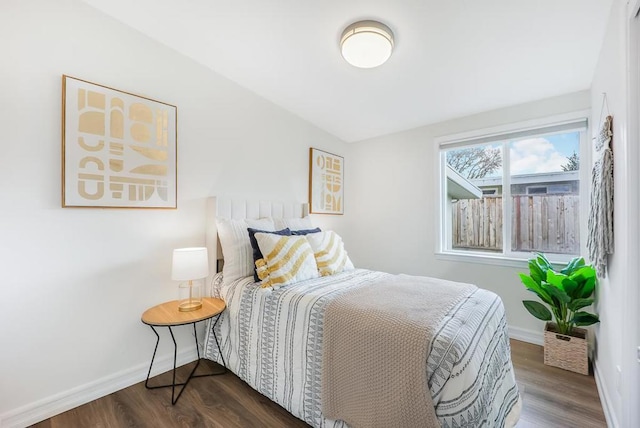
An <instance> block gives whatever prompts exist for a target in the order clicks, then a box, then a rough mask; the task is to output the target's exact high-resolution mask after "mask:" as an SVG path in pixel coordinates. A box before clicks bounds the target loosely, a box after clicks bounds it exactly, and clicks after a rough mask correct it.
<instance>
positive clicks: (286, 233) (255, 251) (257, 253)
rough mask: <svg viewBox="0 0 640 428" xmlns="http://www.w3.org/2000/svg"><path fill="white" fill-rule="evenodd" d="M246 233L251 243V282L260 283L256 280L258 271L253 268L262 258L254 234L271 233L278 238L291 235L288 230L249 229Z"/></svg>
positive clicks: (258, 279)
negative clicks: (278, 236)
mask: <svg viewBox="0 0 640 428" xmlns="http://www.w3.org/2000/svg"><path fill="white" fill-rule="evenodd" d="M247 231H248V232H249V242H250V243H251V249H252V250H253V267H254V269H253V280H254V281H255V282H260V278H258V270H257V269H256V268H255V265H256V262H257V261H258V260H260V259H261V258H262V251H260V247H259V246H258V240H257V239H256V233H273V234H274V235H280V236H291V234H292V233H291V231H290V230H289V229H288V228H287V229H282V230H276V231H274V232H271V231H268V230H259V229H253V228H251V227H249V228H248V229H247Z"/></svg>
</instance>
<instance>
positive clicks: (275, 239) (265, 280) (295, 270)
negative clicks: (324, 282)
mask: <svg viewBox="0 0 640 428" xmlns="http://www.w3.org/2000/svg"><path fill="white" fill-rule="evenodd" d="M255 237H256V241H258V246H259V247H260V251H262V255H263V258H262V259H259V260H257V261H256V271H257V273H258V278H260V279H261V280H262V283H261V284H260V286H261V287H263V288H266V287H273V288H278V287H281V286H283V285H287V284H292V283H294V282H298V281H304V280H305V279H311V278H317V277H318V267H317V266H316V260H315V258H314V257H313V250H312V249H311V247H310V246H309V242H307V240H306V238H305V237H304V236H282V235H274V234H272V233H256V234H255Z"/></svg>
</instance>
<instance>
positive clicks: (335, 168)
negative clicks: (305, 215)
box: [309, 147, 344, 214]
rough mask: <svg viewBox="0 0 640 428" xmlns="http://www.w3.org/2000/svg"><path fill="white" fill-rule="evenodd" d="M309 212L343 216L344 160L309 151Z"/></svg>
mask: <svg viewBox="0 0 640 428" xmlns="http://www.w3.org/2000/svg"><path fill="white" fill-rule="evenodd" d="M309 208H310V209H309V212H311V213H314V214H344V158H343V157H342V156H338V155H334V154H332V153H328V152H325V151H322V150H318V149H314V148H313V147H311V148H310V150H309Z"/></svg>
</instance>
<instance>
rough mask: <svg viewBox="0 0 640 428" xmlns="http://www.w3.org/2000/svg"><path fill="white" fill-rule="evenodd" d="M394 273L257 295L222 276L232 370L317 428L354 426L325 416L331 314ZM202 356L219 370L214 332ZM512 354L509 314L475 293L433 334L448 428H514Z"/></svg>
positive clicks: (437, 391) (218, 292) (433, 378)
mask: <svg viewBox="0 0 640 428" xmlns="http://www.w3.org/2000/svg"><path fill="white" fill-rule="evenodd" d="M387 275H390V274H387V273H383V272H376V271H369V270H364V269H356V270H353V271H346V272H342V273H340V274H337V275H332V276H327V277H321V278H316V279H312V280H307V281H302V282H298V283H295V284H291V285H287V286H286V287H282V288H279V289H275V290H274V289H265V288H260V287H257V286H256V285H255V283H254V282H253V278H243V279H239V280H237V281H234V282H231V283H228V284H225V283H224V281H222V277H221V276H217V277H216V278H214V286H213V295H214V296H217V297H220V298H222V299H223V300H224V301H225V302H226V304H227V309H226V310H225V311H224V312H223V313H222V314H221V315H220V317H221V318H220V320H219V322H218V323H217V324H216V327H215V328H216V335H217V336H218V339H220V347H221V350H222V354H223V355H222V356H223V357H224V361H225V363H226V366H227V368H228V369H230V370H231V371H233V372H234V373H235V374H236V375H238V377H240V378H241V379H243V380H244V381H245V382H247V383H248V384H249V385H250V386H251V387H253V388H254V389H256V390H257V391H258V392H260V393H261V394H263V395H265V396H266V397H268V398H270V399H271V400H273V401H275V402H276V403H278V404H280V405H281V406H283V407H284V408H285V409H287V410H288V411H289V412H290V413H291V414H293V415H294V416H296V417H298V418H300V419H302V420H304V421H305V422H307V423H309V424H310V425H312V426H314V427H321V428H324V427H331V428H335V427H347V426H348V425H347V424H346V423H345V422H343V421H335V420H330V419H327V418H325V417H324V416H323V414H322V411H321V408H322V406H321V387H322V385H321V379H322V341H323V323H324V313H325V308H326V306H327V304H328V303H329V302H330V301H331V300H332V299H334V298H336V297H337V296H340V295H341V294H342V293H345V292H347V291H348V290H351V289H354V288H357V287H365V286H367V284H371V283H373V282H377V281H381V280H384V278H385V276H387ZM371 351H372V352H375V351H376V350H375V349H372V350H371ZM399 351H400V350H399ZM204 355H205V357H206V358H209V359H211V360H213V361H216V362H219V363H221V362H222V360H221V358H220V354H219V352H218V348H217V346H216V345H215V341H214V340H213V336H212V335H211V331H210V328H208V329H207V336H206V339H205V352H204ZM510 355H511V351H510V348H509V339H508V335H507V324H506V317H505V311H504V307H503V305H502V301H501V300H500V298H499V297H498V296H497V295H496V294H494V293H492V292H490V291H487V290H482V289H476V290H475V291H474V292H472V293H471V294H470V295H468V296H466V297H465V298H464V299H462V300H461V301H460V302H459V303H458V304H457V305H456V306H455V307H453V309H452V310H451V311H450V312H449V313H448V314H447V316H445V317H444V318H443V319H442V321H441V322H440V324H439V325H438V326H437V328H436V329H435V335H434V337H433V340H432V343H431V349H430V352H429V356H428V358H427V361H426V362H425V370H426V371H427V379H428V388H429V391H430V394H431V396H432V398H433V403H434V406H435V411H436V416H437V417H438V420H439V421H440V423H441V425H442V427H443V428H448V427H464V426H468V427H503V426H505V424H507V425H509V424H513V423H514V421H513V419H514V415H513V413H514V412H515V411H516V410H517V409H519V405H516V403H517V402H518V400H519V395H518V389H517V385H516V382H515V377H514V372H513V367H512V364H511V358H510ZM510 412H511V415H509V414H510ZM508 416H509V418H508ZM516 416H517V415H516Z"/></svg>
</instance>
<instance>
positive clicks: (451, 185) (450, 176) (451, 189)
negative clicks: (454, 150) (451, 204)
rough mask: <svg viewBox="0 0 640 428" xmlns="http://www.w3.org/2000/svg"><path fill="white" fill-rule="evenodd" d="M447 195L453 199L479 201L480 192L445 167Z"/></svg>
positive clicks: (469, 182)
mask: <svg viewBox="0 0 640 428" xmlns="http://www.w3.org/2000/svg"><path fill="white" fill-rule="evenodd" d="M447 195H449V197H451V198H453V199H479V198H481V197H482V190H481V189H480V188H479V187H477V186H476V185H474V184H473V183H472V182H471V181H469V180H467V179H466V178H464V177H463V176H461V175H460V174H458V172H457V171H456V170H455V169H453V168H451V167H450V166H449V165H447Z"/></svg>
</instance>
